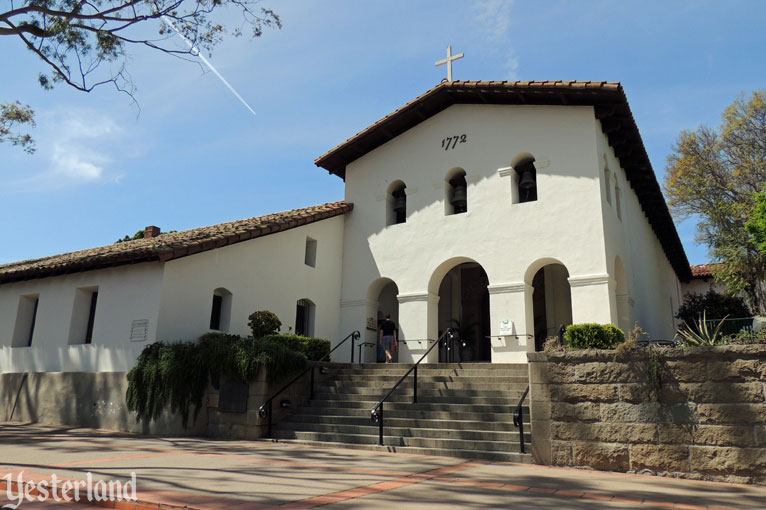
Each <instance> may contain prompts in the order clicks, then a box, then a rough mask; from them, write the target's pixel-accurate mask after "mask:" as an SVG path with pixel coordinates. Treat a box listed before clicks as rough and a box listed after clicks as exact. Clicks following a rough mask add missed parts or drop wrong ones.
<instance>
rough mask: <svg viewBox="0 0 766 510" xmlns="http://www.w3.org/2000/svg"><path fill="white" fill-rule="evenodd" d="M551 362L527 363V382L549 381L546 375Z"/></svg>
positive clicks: (542, 382)
mask: <svg viewBox="0 0 766 510" xmlns="http://www.w3.org/2000/svg"><path fill="white" fill-rule="evenodd" d="M551 365H552V363H541V362H537V363H530V364H529V383H530V384H533V385H534V384H548V383H550V382H551V380H550V377H549V375H548V371H549V367H550V366H551Z"/></svg>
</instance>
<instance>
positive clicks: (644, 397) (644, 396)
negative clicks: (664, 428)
mask: <svg viewBox="0 0 766 510" xmlns="http://www.w3.org/2000/svg"><path fill="white" fill-rule="evenodd" d="M617 391H618V393H619V397H620V400H621V401H622V402H630V403H632V404H641V403H644V402H649V401H650V400H651V398H650V395H649V386H648V385H646V384H642V383H628V384H619V385H618V386H617Z"/></svg>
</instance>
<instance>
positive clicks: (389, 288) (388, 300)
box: [361, 278, 401, 363]
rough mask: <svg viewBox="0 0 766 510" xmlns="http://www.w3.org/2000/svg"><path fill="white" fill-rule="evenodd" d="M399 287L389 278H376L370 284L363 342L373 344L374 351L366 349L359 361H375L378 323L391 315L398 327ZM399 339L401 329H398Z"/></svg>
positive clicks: (396, 359)
mask: <svg viewBox="0 0 766 510" xmlns="http://www.w3.org/2000/svg"><path fill="white" fill-rule="evenodd" d="M398 295H399V287H397V285H396V283H394V281H393V280H391V279H390V278H378V279H377V280H375V281H374V282H372V284H370V287H369V289H368V290H367V302H368V310H367V317H368V319H367V328H366V334H365V341H366V342H369V343H373V344H375V348H374V349H368V351H366V354H363V355H362V358H361V360H362V361H363V362H366V363H375V362H376V361H377V344H378V338H379V335H380V323H381V322H383V319H385V318H386V315H389V314H390V315H391V320H393V321H394V322H395V323H396V324H397V326H398V325H399V300H398V299H397V296H398ZM399 333H400V334H399V337H400V338H401V329H399ZM400 347H401V346H400ZM398 357H399V352H398V351H397V352H396V353H395V354H394V358H393V360H394V362H396V361H398Z"/></svg>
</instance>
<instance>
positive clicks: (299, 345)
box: [263, 335, 330, 361]
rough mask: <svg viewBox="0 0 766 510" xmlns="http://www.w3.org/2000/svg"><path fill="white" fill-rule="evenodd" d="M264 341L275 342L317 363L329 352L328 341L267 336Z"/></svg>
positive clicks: (303, 337) (296, 336)
mask: <svg viewBox="0 0 766 510" xmlns="http://www.w3.org/2000/svg"><path fill="white" fill-rule="evenodd" d="M263 340H264V341H270V342H276V343H279V344H282V345H284V346H286V347H287V348H288V349H291V350H293V351H297V352H300V353H303V355H305V356H306V359H308V360H309V361H319V360H320V359H322V358H323V357H324V356H325V355H326V354H327V353H329V352H330V341H329V340H327V339H324V338H313V337H308V336H299V335H267V336H265V337H263Z"/></svg>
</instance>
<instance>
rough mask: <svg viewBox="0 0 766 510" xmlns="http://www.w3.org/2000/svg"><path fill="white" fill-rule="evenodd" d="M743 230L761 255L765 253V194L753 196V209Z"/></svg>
mask: <svg viewBox="0 0 766 510" xmlns="http://www.w3.org/2000/svg"><path fill="white" fill-rule="evenodd" d="M745 228H747V233H748V234H750V237H751V239H752V240H753V242H755V244H756V245H757V246H758V249H759V250H761V253H766V192H761V193H756V194H755V207H754V208H753V211H752V212H751V214H750V219H749V220H748V222H747V223H746V224H745Z"/></svg>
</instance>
